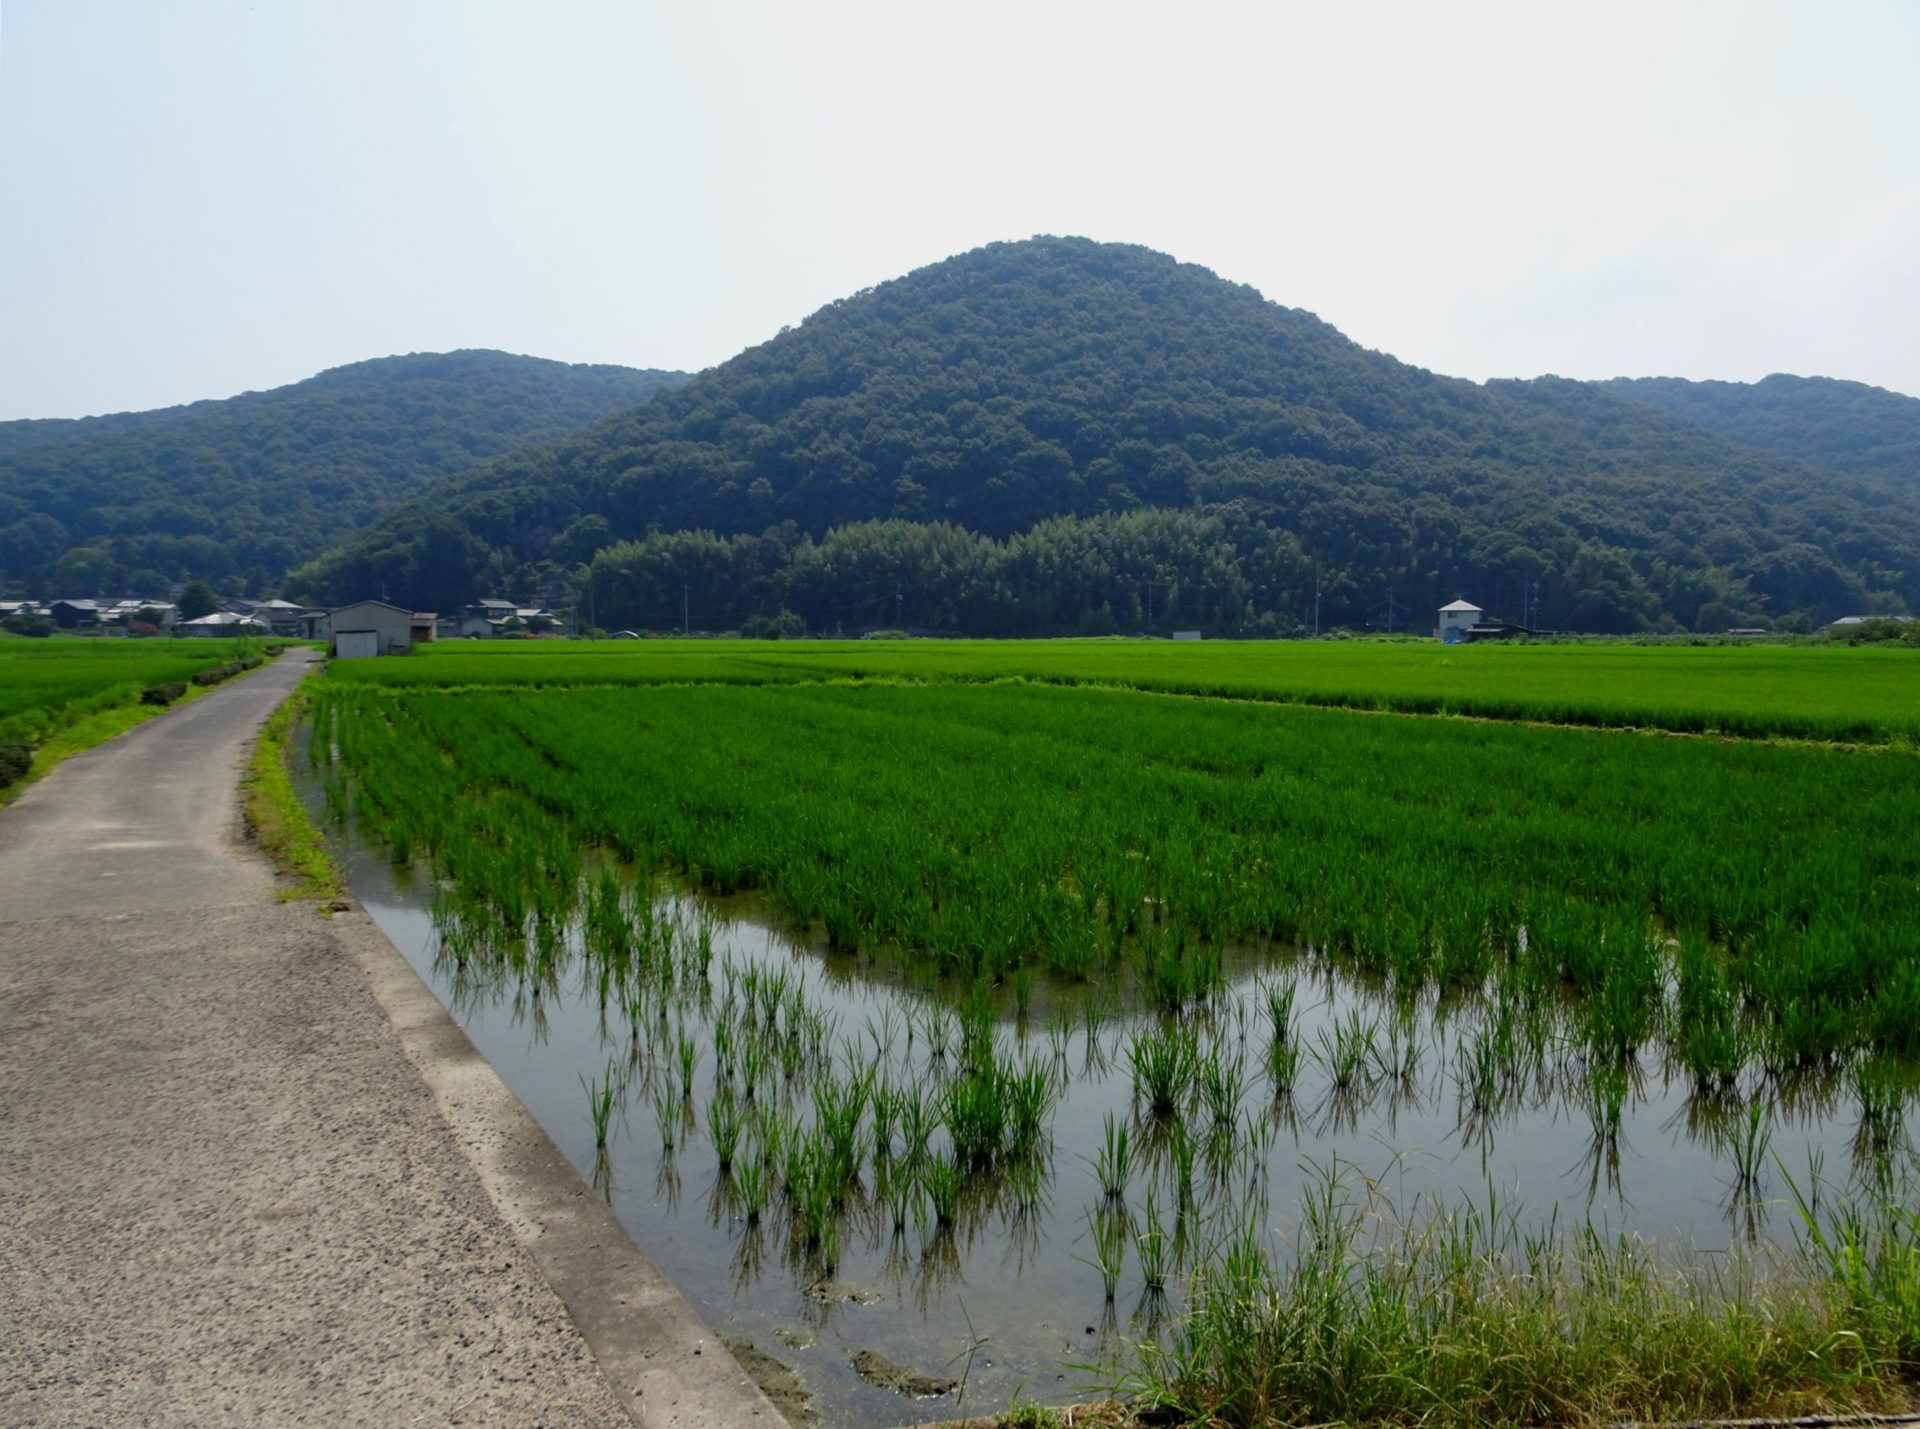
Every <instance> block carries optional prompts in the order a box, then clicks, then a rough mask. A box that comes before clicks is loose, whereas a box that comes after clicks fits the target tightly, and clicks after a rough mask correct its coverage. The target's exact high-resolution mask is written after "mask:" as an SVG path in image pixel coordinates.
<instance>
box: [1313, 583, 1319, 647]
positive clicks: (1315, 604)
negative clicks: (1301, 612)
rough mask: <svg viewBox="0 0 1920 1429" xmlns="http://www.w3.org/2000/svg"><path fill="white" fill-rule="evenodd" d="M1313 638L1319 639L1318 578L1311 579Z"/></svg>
mask: <svg viewBox="0 0 1920 1429" xmlns="http://www.w3.org/2000/svg"><path fill="white" fill-rule="evenodd" d="M1313 638H1314V639H1315V640H1318V639H1319V638H1320V577H1319V576H1315V577H1314V578H1313Z"/></svg>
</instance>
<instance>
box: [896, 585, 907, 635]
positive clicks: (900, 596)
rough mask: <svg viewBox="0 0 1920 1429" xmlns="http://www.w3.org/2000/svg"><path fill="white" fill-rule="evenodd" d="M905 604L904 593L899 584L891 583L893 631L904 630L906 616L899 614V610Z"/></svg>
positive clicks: (905, 597)
mask: <svg viewBox="0 0 1920 1429" xmlns="http://www.w3.org/2000/svg"><path fill="white" fill-rule="evenodd" d="M906 603H907V596H906V592H904V591H903V590H901V589H900V582H898V581H895V582H894V583H893V628H894V629H895V630H904V629H906V623H905V622H906V616H904V615H903V614H901V608H902V607H903V606H905V605H906Z"/></svg>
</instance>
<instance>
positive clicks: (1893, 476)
mask: <svg viewBox="0 0 1920 1429" xmlns="http://www.w3.org/2000/svg"><path fill="white" fill-rule="evenodd" d="M1606 385H1607V387H1608V388H1609V389H1610V390H1611V391H1613V392H1616V393H1618V394H1619V395H1620V396H1622V397H1627V398H1630V399H1631V400H1633V401H1635V402H1643V403H1645V404H1646V405H1647V406H1649V407H1652V408H1654V409H1655V410H1657V411H1661V412H1665V413H1668V414H1669V415H1671V416H1675V417H1684V418H1685V419H1686V420H1687V421H1689V422H1692V423H1694V424H1695V425H1696V426H1701V427H1705V428H1706V429H1707V430H1708V431H1711V432H1718V433H1719V434H1720V435H1721V436H1723V437H1726V438H1728V439H1729V440H1731V441H1735V442H1739V443H1740V444H1742V445H1743V446H1751V447H1759V448H1761V449H1762V450H1764V451H1772V452H1780V453H1782V454H1783V455H1786V456H1793V457H1799V458H1801V459H1803V460H1806V461H1810V462H1814V463H1816V464H1818V465H1820V466H1824V467H1826V468H1828V469H1829V470H1831V471H1836V472H1840V473H1843V474H1845V475H1848V476H1858V477H1866V478H1871V479H1875V480H1877V481H1880V482H1882V483H1884V484H1886V485H1887V486H1888V487H1889V488H1890V489H1893V490H1897V491H1903V492H1906V493H1913V492H1915V491H1920V398H1914V397H1907V396H1903V395H1902V394H1900V393H1898V392H1889V391H1887V389H1886V388H1884V387H1869V386H1867V385H1866V383H1864V382H1840V381H1836V380H1835V379H1833V378H1831V377H1791V376H1788V375H1787V374H1785V373H1781V372H1776V373H1775V374H1774V375H1773V376H1771V377H1766V378H1762V379H1761V380H1760V381H1758V382H1752V383H1748V382H1688V381H1686V380H1685V379H1683V378H1679V377H1620V378H1616V379H1614V380H1613V381H1612V382H1609V383H1607V384H1606Z"/></svg>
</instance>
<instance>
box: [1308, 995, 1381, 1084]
mask: <svg viewBox="0 0 1920 1429" xmlns="http://www.w3.org/2000/svg"><path fill="white" fill-rule="evenodd" d="M1378 1033H1379V1029H1378V1027H1377V1026H1376V1025H1375V1024H1374V1023H1372V1022H1369V1021H1367V1020H1366V1019H1364V1018H1362V1017H1361V1015H1360V1014H1359V1013H1358V1012H1350V1013H1348V1014H1347V1015H1346V1016H1345V1017H1343V1018H1340V1019H1339V1020H1338V1021H1336V1022H1335V1023H1334V1025H1333V1028H1332V1029H1331V1031H1330V1032H1325V1031H1323V1032H1322V1033H1321V1034H1320V1036H1319V1052H1320V1061H1321V1064H1322V1065H1323V1066H1325V1067H1326V1069H1327V1081H1328V1084H1329V1085H1330V1086H1331V1087H1332V1089H1333V1090H1334V1092H1335V1093H1336V1094H1338V1095H1343V1096H1345V1095H1351V1094H1353V1093H1354V1092H1356V1091H1358V1090H1359V1089H1360V1088H1361V1087H1362V1086H1363V1085H1364V1082H1365V1079H1366V1075H1367V1071H1368V1068H1369V1066H1370V1065H1371V1064H1372V1063H1373V1061H1374V1059H1375V1055H1376V1054H1375V1049H1374V1039H1375V1037H1376V1036H1377V1035H1378Z"/></svg>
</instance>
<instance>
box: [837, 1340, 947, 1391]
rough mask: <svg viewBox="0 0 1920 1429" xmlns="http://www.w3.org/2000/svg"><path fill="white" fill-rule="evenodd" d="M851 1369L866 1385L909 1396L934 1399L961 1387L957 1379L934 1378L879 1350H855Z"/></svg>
mask: <svg viewBox="0 0 1920 1429" xmlns="http://www.w3.org/2000/svg"><path fill="white" fill-rule="evenodd" d="M853 1372H854V1373H855V1374H857V1375H859V1376H860V1378H862V1379H864V1380H865V1381H866V1382H867V1383H868V1384H877V1385H879V1386H880V1388H882V1389H891V1390H892V1391H893V1392H894V1393H895V1394H904V1395H906V1396H907V1398H909V1399H936V1398H938V1397H939V1396H940V1395H943V1394H950V1393H952V1392H953V1391H954V1390H956V1389H958V1388H959V1387H960V1381H959V1380H957V1379H936V1378H935V1377H934V1376H932V1375H930V1374H922V1373H921V1372H920V1371H919V1370H917V1369H915V1368H914V1367H913V1366H912V1365H904V1364H901V1363H900V1362H899V1361H898V1360H891V1359H888V1358H887V1357H886V1356H885V1355H883V1354H881V1353H880V1351H878V1350H855V1351H854V1354H853Z"/></svg>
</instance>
